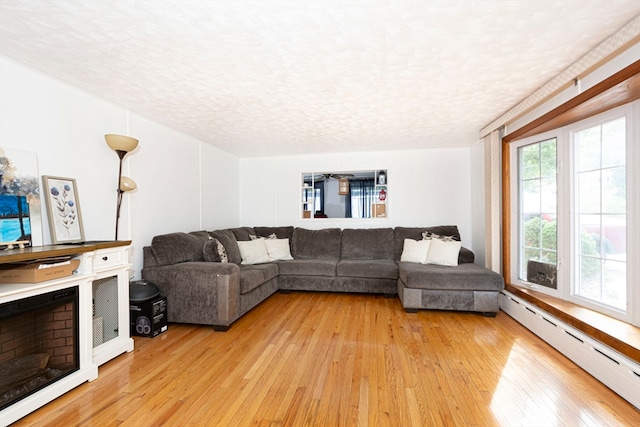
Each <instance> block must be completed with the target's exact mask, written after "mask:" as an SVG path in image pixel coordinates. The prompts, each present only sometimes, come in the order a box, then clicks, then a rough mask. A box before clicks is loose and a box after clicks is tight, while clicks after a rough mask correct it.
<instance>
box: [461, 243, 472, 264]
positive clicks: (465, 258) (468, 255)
mask: <svg viewBox="0 0 640 427" xmlns="http://www.w3.org/2000/svg"><path fill="white" fill-rule="evenodd" d="M475 260H476V256H475V255H474V253H473V252H472V251H471V250H470V249H467V248H465V247H464V246H463V247H461V248H460V254H459V255H458V264H473V262H474V261H475Z"/></svg>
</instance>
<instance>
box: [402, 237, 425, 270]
mask: <svg viewBox="0 0 640 427" xmlns="http://www.w3.org/2000/svg"><path fill="white" fill-rule="evenodd" d="M430 246H431V240H413V239H404V246H403V247H402V255H400V261H402V262H419V263H420V264H424V263H426V262H427V254H428V253H429V247H430Z"/></svg>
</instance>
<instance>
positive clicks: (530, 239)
mask: <svg viewBox="0 0 640 427" xmlns="http://www.w3.org/2000/svg"><path fill="white" fill-rule="evenodd" d="M518 156H519V159H520V161H519V165H520V171H519V172H520V173H519V180H520V183H519V194H518V197H519V200H520V223H519V227H520V236H519V239H520V245H519V247H520V250H519V257H518V259H519V271H518V277H519V278H520V279H522V280H526V281H529V282H533V283H538V284H541V285H543V286H547V287H551V288H554V289H555V288H556V287H557V285H556V282H555V276H556V274H555V271H556V264H557V254H556V243H557V231H556V210H557V184H556V180H557V178H556V174H557V167H556V165H557V160H556V139H555V138H553V139H549V140H546V141H541V142H538V143H535V144H531V145H527V146H525V147H521V148H519V149H518ZM530 261H532V262H530ZM534 261H535V262H534ZM530 274H531V275H533V277H528V276H529V275H530ZM551 277H552V278H553V280H552V283H550V282H549V281H550V280H551V279H550V278H551Z"/></svg>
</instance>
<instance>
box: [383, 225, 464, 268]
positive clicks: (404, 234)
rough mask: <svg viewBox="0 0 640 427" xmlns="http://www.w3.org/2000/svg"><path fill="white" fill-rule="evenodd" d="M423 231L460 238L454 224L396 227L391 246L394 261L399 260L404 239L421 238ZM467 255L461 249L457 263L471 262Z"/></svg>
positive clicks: (457, 239) (458, 239)
mask: <svg viewBox="0 0 640 427" xmlns="http://www.w3.org/2000/svg"><path fill="white" fill-rule="evenodd" d="M425 231H428V232H430V233H434V234H437V235H440V236H453V239H454V240H456V241H460V240H462V239H461V238H460V232H459V231H458V226H456V225H439V226H435V227H396V228H395V229H394V230H393V247H394V258H393V259H395V260H396V261H400V256H401V255H402V248H403V246H404V239H412V240H421V239H422V233H423V232H425ZM467 251H468V250H467ZM469 252H470V251H469ZM468 255H469V254H468V252H465V253H464V254H462V251H461V254H460V258H459V260H458V263H459V264H462V263H465V262H473V259H472V260H471V261H469V258H468Z"/></svg>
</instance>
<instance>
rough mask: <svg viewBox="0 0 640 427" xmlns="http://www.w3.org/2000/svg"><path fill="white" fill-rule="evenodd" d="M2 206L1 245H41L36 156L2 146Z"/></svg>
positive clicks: (0, 168) (0, 193) (0, 191)
mask: <svg viewBox="0 0 640 427" xmlns="http://www.w3.org/2000/svg"><path fill="white" fill-rule="evenodd" d="M0 206H1V207H2V209H1V212H0V244H1V245H3V246H10V245H19V244H21V245H24V246H30V245H34V246H39V245H42V216H41V209H40V179H39V174H38V157H37V155H36V153H34V152H31V151H25V150H20V149H17V148H10V147H0ZM21 242H22V243H21Z"/></svg>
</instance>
